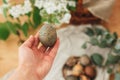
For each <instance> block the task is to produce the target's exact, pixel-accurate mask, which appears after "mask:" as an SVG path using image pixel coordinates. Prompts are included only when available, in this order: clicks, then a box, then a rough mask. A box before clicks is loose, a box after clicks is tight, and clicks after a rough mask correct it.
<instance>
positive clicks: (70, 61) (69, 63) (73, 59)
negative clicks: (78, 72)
mask: <svg viewBox="0 0 120 80" xmlns="http://www.w3.org/2000/svg"><path fill="white" fill-rule="evenodd" d="M76 63H77V57H73V56H72V57H70V58H69V59H68V60H67V62H66V65H67V66H69V67H73V66H74V65H75V64H76Z"/></svg>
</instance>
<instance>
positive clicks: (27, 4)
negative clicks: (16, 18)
mask: <svg viewBox="0 0 120 80" xmlns="http://www.w3.org/2000/svg"><path fill="white" fill-rule="evenodd" d="M24 6H32V4H31V2H30V0H25V1H24Z"/></svg>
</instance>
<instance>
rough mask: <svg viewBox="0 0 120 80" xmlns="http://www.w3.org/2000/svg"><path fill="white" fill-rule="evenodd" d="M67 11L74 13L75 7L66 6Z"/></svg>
mask: <svg viewBox="0 0 120 80" xmlns="http://www.w3.org/2000/svg"><path fill="white" fill-rule="evenodd" d="M67 9H68V10H70V11H75V10H76V7H74V6H70V5H67Z"/></svg>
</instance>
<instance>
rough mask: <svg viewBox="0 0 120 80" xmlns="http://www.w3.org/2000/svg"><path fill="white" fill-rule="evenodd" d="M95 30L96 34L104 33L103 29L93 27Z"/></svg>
mask: <svg viewBox="0 0 120 80" xmlns="http://www.w3.org/2000/svg"><path fill="white" fill-rule="evenodd" d="M95 32H96V34H97V35H102V34H103V33H104V30H103V29H100V28H95Z"/></svg>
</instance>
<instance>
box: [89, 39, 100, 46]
mask: <svg viewBox="0 0 120 80" xmlns="http://www.w3.org/2000/svg"><path fill="white" fill-rule="evenodd" d="M90 43H91V44H92V45H99V41H98V39H97V38H95V37H93V38H91V39H90Z"/></svg>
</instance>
